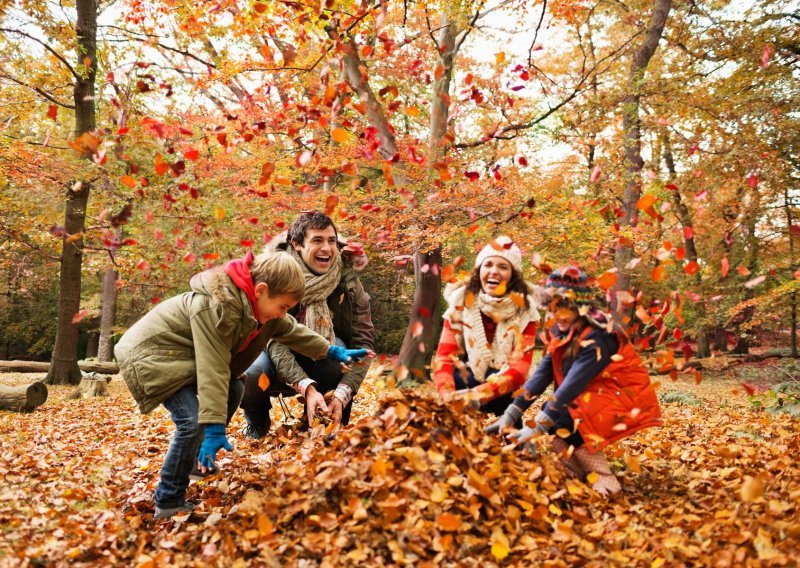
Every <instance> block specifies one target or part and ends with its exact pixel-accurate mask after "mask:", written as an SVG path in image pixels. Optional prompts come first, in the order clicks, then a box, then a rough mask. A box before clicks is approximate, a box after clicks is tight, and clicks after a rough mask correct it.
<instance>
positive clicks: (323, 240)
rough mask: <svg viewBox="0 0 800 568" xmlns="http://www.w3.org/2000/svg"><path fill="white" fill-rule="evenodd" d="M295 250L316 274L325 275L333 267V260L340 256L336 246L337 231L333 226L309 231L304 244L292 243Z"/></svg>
mask: <svg viewBox="0 0 800 568" xmlns="http://www.w3.org/2000/svg"><path fill="white" fill-rule="evenodd" d="M292 246H293V247H294V250H296V251H297V252H298V254H299V255H300V258H302V259H303V262H304V263H305V264H306V266H308V269H309V270H311V272H313V273H314V274H325V273H326V272H328V271H329V270H330V269H331V266H333V260H334V258H335V256H336V255H337V254H339V248H338V247H337V246H336V230H335V229H334V228H333V226H329V227H325V228H324V229H307V230H306V236H305V239H303V244H302V245H300V244H298V243H297V241H292Z"/></svg>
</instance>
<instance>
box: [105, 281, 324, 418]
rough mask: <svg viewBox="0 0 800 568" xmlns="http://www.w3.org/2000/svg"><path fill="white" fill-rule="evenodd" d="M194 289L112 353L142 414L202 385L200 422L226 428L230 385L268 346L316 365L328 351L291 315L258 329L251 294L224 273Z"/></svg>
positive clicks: (139, 325)
mask: <svg viewBox="0 0 800 568" xmlns="http://www.w3.org/2000/svg"><path fill="white" fill-rule="evenodd" d="M189 285H190V287H191V289H192V291H191V292H185V293H183V294H180V295H178V296H174V297H172V298H170V299H169V300H166V301H164V302H162V303H161V304H159V305H157V306H156V307H155V308H153V309H152V310H151V311H150V312H149V313H148V314H147V315H145V316H144V317H143V318H142V319H140V320H139V321H138V322H136V323H135V324H134V325H133V326H132V327H131V328H130V329H129V330H128V331H127V332H126V333H125V335H123V336H122V338H121V339H120V340H119V342H118V343H117V345H116V346H115V348H114V355H115V356H116V358H117V362H118V363H119V367H120V372H121V373H122V376H123V378H124V379H125V384H126V385H127V386H128V389H129V390H130V391H131V394H132V395H133V398H134V399H135V400H136V402H137V403H138V405H139V409H140V411H141V412H142V413H143V414H147V413H149V412H151V411H152V410H153V409H155V408H156V407H157V406H158V405H160V404H161V403H162V402H164V401H165V400H166V399H168V398H170V397H171V396H172V395H174V394H175V393H176V392H177V391H178V390H179V389H181V388H183V387H184V386H186V385H190V384H192V383H194V382H197V394H198V396H199V398H200V416H199V422H200V423H201V424H225V419H226V417H227V401H228V387H229V384H230V381H231V379H233V378H236V377H238V375H239V373H241V372H242V371H243V370H244V369H247V367H249V366H250V364H252V362H253V361H254V360H255V359H256V357H257V356H258V354H259V353H260V352H261V350H262V349H263V348H264V346H266V344H267V342H268V341H269V340H270V339H275V340H277V341H280V342H281V343H284V344H285V345H286V346H288V347H289V348H291V349H294V350H295V351H298V352H300V353H303V354H304V355H306V356H308V357H310V358H312V359H314V360H317V359H321V358H323V357H325V355H326V354H327V352H328V347H330V345H329V343H328V341H327V340H325V339H324V338H323V337H322V336H320V335H317V334H316V333H314V332H313V331H311V330H310V329H308V328H307V327H305V326H302V325H300V324H298V323H297V322H296V321H295V319H294V318H293V317H292V316H291V315H287V316H286V317H284V318H283V319H278V320H271V321H268V322H266V323H265V324H263V325H262V326H261V329H260V330H259V324H258V321H257V320H256V319H255V317H254V314H253V308H252V306H251V304H250V301H249V300H248V298H247V295H246V294H245V292H244V291H242V290H240V289H239V288H238V287H237V286H236V284H234V282H233V280H231V278H230V277H229V276H228V275H227V274H226V273H225V271H224V270H223V268H222V267H221V266H218V267H214V268H211V269H209V270H206V271H204V272H201V273H200V274H197V275H195V276H194V277H193V278H192V279H191V281H190V283H189ZM257 330H258V334H257V335H255V336H254V337H253V338H252V339H251V340H250V343H249V344H247V340H248V338H250V337H251V335H252V334H253V333H254V332H255V331H257ZM245 347H246V349H245Z"/></svg>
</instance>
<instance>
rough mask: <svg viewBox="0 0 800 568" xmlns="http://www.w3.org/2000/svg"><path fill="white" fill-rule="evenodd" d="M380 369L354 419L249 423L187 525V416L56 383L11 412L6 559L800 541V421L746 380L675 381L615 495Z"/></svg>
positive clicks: (194, 559) (3, 503)
mask: <svg viewBox="0 0 800 568" xmlns="http://www.w3.org/2000/svg"><path fill="white" fill-rule="evenodd" d="M374 379H375V377H373V378H372V380H370V379H368V380H367V382H365V384H364V387H363V388H362V391H361V392H360V393H359V403H358V407H359V409H360V410H359V411H357V412H356V414H355V416H354V420H353V424H352V425H351V426H350V427H348V428H345V429H343V430H340V431H338V432H336V433H329V432H326V431H324V427H318V428H317V429H315V430H314V431H312V432H311V433H298V432H296V431H290V430H289V429H288V428H287V427H286V426H285V425H284V426H282V427H280V428H278V429H277V431H273V433H272V435H271V436H270V437H269V438H268V439H266V440H264V441H253V440H248V439H245V438H243V437H242V436H241V434H240V433H239V432H238V430H239V429H240V428H241V425H242V420H241V417H240V416H237V417H235V418H234V423H233V424H232V425H231V427H230V428H229V437H230V438H231V441H232V442H233V443H234V446H235V449H234V452H232V453H222V454H220V455H221V459H220V465H221V468H222V473H221V474H219V475H216V476H214V477H211V478H209V479H206V480H204V481H200V482H196V483H193V484H192V485H191V486H190V488H189V493H188V497H189V498H190V499H192V500H194V501H195V502H197V503H198V509H197V510H196V511H195V512H193V513H192V514H187V515H182V516H176V517H174V518H173V519H172V520H169V521H154V520H153V517H152V513H153V504H152V492H153V489H154V488H155V485H156V483H157V482H158V475H159V468H160V466H161V464H162V462H163V457H164V453H165V451H166V447H167V444H168V441H169V437H170V436H171V433H172V425H171V423H170V421H169V419H168V417H167V415H166V413H165V412H163V411H161V410H159V411H157V412H155V413H153V414H152V415H149V416H146V417H142V416H139V415H138V414H137V413H135V411H134V407H133V403H132V400H131V399H130V397H129V395H128V394H127V393H126V392H125V390H124V386H122V385H121V382H120V381H112V383H111V392H112V396H111V397H109V398H106V399H86V400H78V401H66V400H64V398H63V396H60V395H61V394H67V392H68V391H67V390H65V391H64V393H60V392H59V390H58V389H59V387H56V388H54V389H51V398H50V399H49V400H48V402H47V403H46V404H45V405H43V406H42V407H40V409H37V411H36V412H33V413H31V414H25V415H21V414H14V413H0V480H2V483H0V566H2V565H14V566H16V565H26V564H28V565H37V564H47V565H50V564H62V563H70V564H85V565H97V564H124V565H139V566H160V565H203V564H211V565H216V564H222V565H242V566H245V565H275V566H283V565H291V566H312V565H313V566H316V565H336V566H339V565H347V566H350V565H370V566H372V565H384V564H386V565H404V564H413V565H423V566H424V565H426V564H428V565H453V566H455V565H459V566H461V565H466V566H469V565H481V566H484V565H507V564H525V565H527V564H535V565H540V564H545V565H547V564H549V565H576V564H587V563H594V564H597V565H609V564H625V565H629V564H630V565H650V566H661V565H681V564H683V565H721V566H731V565H743V564H753V565H755V564H758V565H765V564H766V565H792V564H793V563H794V562H795V561H796V560H795V559H796V558H797V557H798V553H800V506H799V505H798V503H800V470H799V469H798V467H797V456H798V452H800V428H799V426H798V425H799V424H800V422H798V421H797V419H793V418H791V417H789V416H784V415H775V414H770V413H767V412H764V411H763V410H761V409H759V408H757V407H755V406H753V405H752V404H751V403H750V402H749V401H748V398H747V397H746V396H745V395H744V394H743V393H742V392H741V389H738V390H737V389H733V388H731V387H732V385H731V384H730V383H728V384H726V383H725V382H723V381H708V380H706V381H704V382H703V383H702V384H700V385H695V384H694V383H693V382H689V383H671V382H668V383H667V384H665V385H664V386H663V387H661V389H660V390H661V396H662V399H663V400H664V401H665V402H664V405H663V410H664V416H665V424H664V426H663V427H662V428H652V429H648V430H645V431H643V432H640V433H637V434H636V435H634V436H632V437H630V438H628V439H626V440H625V441H623V442H622V443H620V444H617V445H615V446H613V447H612V448H610V449H609V452H608V454H609V457H610V461H611V462H612V468H613V469H614V470H615V472H616V473H617V474H618V476H619V477H620V479H621V481H622V484H623V493H622V494H621V495H619V496H617V497H615V498H613V499H611V500H605V499H602V498H601V497H599V496H598V495H597V494H596V493H595V492H593V491H592V490H591V489H590V488H589V487H587V486H586V485H585V484H584V483H582V482H581V481H579V480H576V479H573V478H570V477H569V476H567V475H566V473H565V471H564V470H563V468H562V467H561V466H560V465H559V463H558V461H557V460H556V459H555V458H554V457H553V456H552V455H550V454H549V453H548V452H546V451H544V452H542V454H541V455H539V456H537V457H536V458H532V457H530V456H529V455H527V454H525V453H522V452H520V451H518V450H515V449H514V448H512V447H511V446H505V445H503V444H502V443H501V441H500V440H499V439H497V438H493V437H488V436H485V435H484V434H483V431H482V427H483V424H484V420H485V418H484V417H482V416H481V415H480V414H479V413H477V412H475V411H472V410H471V409H468V408H464V407H462V406H460V405H457V404H449V405H445V404H442V403H440V402H439V401H438V400H437V399H436V398H435V397H434V396H430V389H429V388H423V389H420V390H417V391H396V390H391V389H389V390H386V389H379V388H377V387H376V384H379V381H375V380H374ZM64 389H66V387H64ZM69 390H71V389H69ZM667 391H669V392H667ZM667 394H670V395H672V396H665V395H667ZM297 406H298V405H297V403H296V402H294V401H292V402H290V407H292V408H294V409H295V410H297V409H298V408H297ZM532 411H535V409H532ZM273 417H275V411H273Z"/></svg>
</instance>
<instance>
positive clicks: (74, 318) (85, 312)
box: [72, 310, 89, 323]
mask: <svg viewBox="0 0 800 568" xmlns="http://www.w3.org/2000/svg"><path fill="white" fill-rule="evenodd" d="M88 314H89V310H78V311H77V312H75V315H74V316H72V323H80V322H81V320H83V318H85V317H86V316H87V315H88Z"/></svg>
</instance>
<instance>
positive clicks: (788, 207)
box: [783, 185, 797, 358]
mask: <svg viewBox="0 0 800 568" xmlns="http://www.w3.org/2000/svg"><path fill="white" fill-rule="evenodd" d="M783 207H784V211H785V212H786V226H787V227H788V228H789V235H788V236H789V270H790V273H791V278H794V273H795V271H796V270H797V261H796V260H795V242H794V238H795V237H794V215H793V213H792V199H791V196H790V195H789V186H788V185H786V186H785V187H784V188H783ZM789 310H790V312H789V317H790V321H791V324H792V325H791V334H792V335H791V338H790V345H791V347H792V357H795V358H797V292H792V295H791V299H790V300H789Z"/></svg>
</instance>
